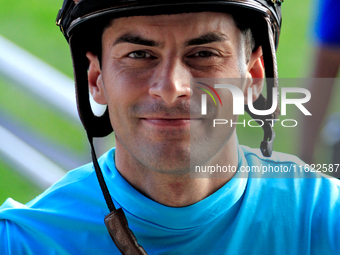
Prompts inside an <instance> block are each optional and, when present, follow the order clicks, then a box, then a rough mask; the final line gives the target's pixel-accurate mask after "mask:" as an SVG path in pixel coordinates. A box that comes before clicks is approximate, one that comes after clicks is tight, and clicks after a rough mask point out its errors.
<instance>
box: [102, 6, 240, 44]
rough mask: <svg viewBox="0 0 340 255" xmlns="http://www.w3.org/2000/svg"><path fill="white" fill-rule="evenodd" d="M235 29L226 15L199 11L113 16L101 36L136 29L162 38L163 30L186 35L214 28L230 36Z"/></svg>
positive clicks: (178, 35) (210, 30)
mask: <svg viewBox="0 0 340 255" xmlns="http://www.w3.org/2000/svg"><path fill="white" fill-rule="evenodd" d="M237 30H238V29H237V27H236V25H235V22H234V20H233V18H232V16H231V15H230V14H227V13H217V12H199V13H182V14H170V15H168V14H167V15H155V16H132V17H123V18H117V19H114V20H112V21H111V22H110V24H109V25H108V26H107V27H106V29H105V30H104V34H103V36H104V37H105V35H108V36H120V35H122V34H124V33H129V32H133V33H136V32H137V33H140V34H143V35H146V36H150V37H152V36H155V37H157V36H158V37H162V36H163V37H165V35H166V34H167V33H168V34H169V33H172V34H173V35H174V36H176V37H178V38H187V37H190V36H192V37H194V36H196V35H199V34H204V33H207V32H215V31H217V32H223V33H225V34H226V35H228V34H230V35H232V34H233V33H235V32H236V31H237ZM188 31H190V33H188ZM106 37H107V36H106Z"/></svg>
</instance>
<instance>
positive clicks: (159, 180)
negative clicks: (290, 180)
mask: <svg viewBox="0 0 340 255" xmlns="http://www.w3.org/2000/svg"><path fill="white" fill-rule="evenodd" d="M234 134H235V133H234ZM115 163H116V167H117V169H118V171H119V172H120V174H121V175H122V176H123V177H124V178H125V179H126V180H127V181H128V182H129V183H130V184H131V185H132V186H133V187H134V188H136V189H137V190H138V191H139V192H141V193H142V194H144V195H145V196H147V197H149V198H150V199H152V200H154V201H156V202H158V203H161V204H163V205H167V206H171V207H183V206H189V205H191V204H194V203H197V202H198V201H201V200H202V199H204V198H206V197H208V196H209V195H211V194H213V193H214V192H215V191H217V190H218V189H220V188H221V187H222V186H223V185H225V184H226V183H227V182H228V181H229V180H230V179H231V178H232V177H233V176H234V174H235V173H232V172H231V173H226V174H225V175H224V176H223V178H192V177H190V172H189V171H188V172H187V173H182V174H168V173H160V172H156V171H154V170H150V169H148V168H146V167H145V166H143V165H142V164H141V163H140V162H139V161H138V160H137V159H136V158H134V157H133V156H131V155H130V153H128V151H127V150H126V149H125V147H124V146H123V145H122V144H121V143H119V142H117V140H116V152H115ZM209 164H210V165H216V164H218V165H221V166H223V165H230V166H236V167H237V166H238V152H237V139H236V135H233V136H232V137H231V138H230V140H229V141H228V143H227V144H226V145H225V146H224V147H223V148H222V149H221V150H220V151H219V152H218V153H217V154H216V155H215V156H214V157H213V158H212V159H211V160H210V163H209Z"/></svg>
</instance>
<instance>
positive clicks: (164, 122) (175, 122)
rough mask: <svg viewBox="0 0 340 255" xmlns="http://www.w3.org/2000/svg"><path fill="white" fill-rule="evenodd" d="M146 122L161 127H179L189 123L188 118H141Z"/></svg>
mask: <svg viewBox="0 0 340 255" xmlns="http://www.w3.org/2000/svg"><path fill="white" fill-rule="evenodd" d="M141 120H142V121H145V122H147V123H148V124H151V125H155V126H162V127H167V126H168V127H179V126H187V125H190V121H191V120H190V118H171V119H169V118H141Z"/></svg>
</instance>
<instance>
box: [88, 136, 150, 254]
mask: <svg viewBox="0 0 340 255" xmlns="http://www.w3.org/2000/svg"><path fill="white" fill-rule="evenodd" d="M88 139H89V142H90V146H91V155H92V161H93V166H94V169H95V172H96V175H97V179H98V182H99V185H100V188H101V190H102V192H103V195H104V198H105V202H106V205H107V207H108V208H109V210H110V213H109V214H108V215H106V216H105V219H104V222H105V225H106V228H107V230H108V231H109V233H110V236H111V238H112V240H113V242H114V243H115V244H116V246H117V248H118V249H119V251H120V252H121V253H122V254H123V255H147V253H146V251H145V250H144V249H143V247H142V246H140V245H139V244H138V242H137V239H136V237H135V235H134V234H133V232H132V231H131V229H130V228H129V225H128V222H127V220H126V217H125V214H124V211H123V210H122V208H119V209H116V207H115V205H114V204H113V201H112V198H111V195H110V192H109V190H108V188H107V186H106V183H105V180H104V176H103V173H102V171H101V169H100V166H99V164H98V160H97V156H96V152H95V149H94V145H93V137H92V136H90V135H88Z"/></svg>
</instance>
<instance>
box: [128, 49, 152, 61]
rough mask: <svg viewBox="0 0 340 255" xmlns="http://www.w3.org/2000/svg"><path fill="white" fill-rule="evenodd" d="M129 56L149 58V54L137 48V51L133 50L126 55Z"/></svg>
mask: <svg viewBox="0 0 340 255" xmlns="http://www.w3.org/2000/svg"><path fill="white" fill-rule="evenodd" d="M128 57H129V58H136V59H143V58H151V55H150V54H149V53H147V52H145V51H142V50H138V51H134V52H131V53H130V54H129V55H128Z"/></svg>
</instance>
